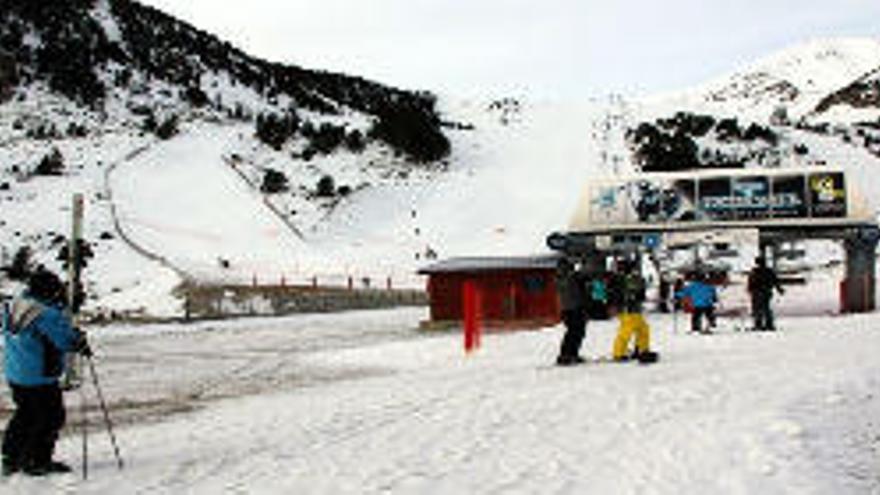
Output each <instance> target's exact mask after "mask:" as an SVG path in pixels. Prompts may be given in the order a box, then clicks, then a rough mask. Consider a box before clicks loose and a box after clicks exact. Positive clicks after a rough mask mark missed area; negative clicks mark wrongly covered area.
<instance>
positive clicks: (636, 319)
mask: <svg viewBox="0 0 880 495" xmlns="http://www.w3.org/2000/svg"><path fill="white" fill-rule="evenodd" d="M617 318H618V320H620V326H619V327H618V328H617V338H615V339H614V349H613V351H612V356H613V357H614V359H620V358H624V357H626V356H627V355H628V353H627V349H628V348H629V340H630V339H631V338H632V336H633V334H635V335H636V350H637V351H639V352H644V351H649V350H651V329H650V327H648V323H647V322H646V321H645V318H644V317H643V316H642V314H641V313H620V314H619V315H617Z"/></svg>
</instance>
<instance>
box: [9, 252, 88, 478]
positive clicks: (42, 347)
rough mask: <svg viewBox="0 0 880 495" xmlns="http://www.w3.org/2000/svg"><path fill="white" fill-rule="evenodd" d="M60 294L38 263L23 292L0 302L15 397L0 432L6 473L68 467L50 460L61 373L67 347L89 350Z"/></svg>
mask: <svg viewBox="0 0 880 495" xmlns="http://www.w3.org/2000/svg"><path fill="white" fill-rule="evenodd" d="M64 295H65V286H64V284H63V283H62V282H61V280H59V279H58V277H57V276H55V275H54V274H53V273H51V272H49V271H48V270H45V269H43V268H39V269H37V270H36V271H35V272H34V273H33V274H32V275H31V276H30V278H29V279H28V284H27V288H26V290H25V291H24V293H23V294H22V295H20V296H18V297H16V298H15V299H13V300H12V301H11V302H7V303H5V304H4V307H3V312H2V326H3V336H4V345H5V351H4V354H5V373H6V380H7V381H8V382H9V387H10V388H11V389H12V400H13V402H14V403H15V412H14V413H13V415H12V417H11V418H10V420H9V423H8V424H7V426H6V431H5V433H4V435H3V474H4V475H6V476H8V475H11V474H13V473H15V472H18V471H23V472H24V473H26V474H29V475H32V476H42V475H46V474H50V473H66V472H70V470H71V469H70V467H69V466H68V465H66V464H64V463H61V462H58V461H54V460H52V454H53V452H54V450H55V442H56V441H57V440H58V433H59V432H60V431H61V428H62V427H63V426H64V421H65V411H64V402H63V399H62V390H61V387H60V385H59V378H60V376H61V374H62V372H63V367H64V361H65V360H64V354H65V353H67V352H79V353H81V354H83V355H85V356H91V350H90V349H89V346H88V343H87V342H86V339H85V336H84V334H83V333H82V332H80V331H79V330H78V329H76V328H74V327H72V326H71V321H70V318H69V317H67V316H66V315H65V314H64V312H63V310H62V308H63V306H64Z"/></svg>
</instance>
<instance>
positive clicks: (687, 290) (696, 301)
mask: <svg viewBox="0 0 880 495" xmlns="http://www.w3.org/2000/svg"><path fill="white" fill-rule="evenodd" d="M708 278H709V277H708V275H706V274H705V273H701V272H698V273H697V274H696V275H695V276H694V278H693V280H691V281H690V282H688V284H687V285H685V286H684V288H682V289H681V290H680V291H678V292H676V293H675V299H676V301H681V300H683V299H685V298H688V299H690V301H691V306H692V307H693V310H694V312H693V313H692V314H691V331H692V332H701V333H712V331H711V330H710V329H711V328H715V303H716V302H717V301H718V291H717V290H716V289H715V286H714V285H712V284H710V283H709V281H708ZM704 315H705V316H706V319H707V320H708V322H709V327H708V328H706V329H705V330H703V328H702V327H703V316H704Z"/></svg>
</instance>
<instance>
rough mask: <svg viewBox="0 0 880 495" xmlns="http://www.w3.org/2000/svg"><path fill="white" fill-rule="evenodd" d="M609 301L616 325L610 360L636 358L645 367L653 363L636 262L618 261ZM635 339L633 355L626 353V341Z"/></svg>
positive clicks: (655, 356) (643, 292) (642, 278)
mask: <svg viewBox="0 0 880 495" xmlns="http://www.w3.org/2000/svg"><path fill="white" fill-rule="evenodd" d="M610 289H611V291H610V293H611V301H612V304H613V305H614V306H615V307H616V308H617V312H618V313H617V318H618V320H619V321H620V325H619V327H618V330H617V337H616V338H615V339H614V348H613V351H612V357H613V358H614V360H615V361H626V360H628V359H630V358H631V357H632V358H636V359H638V360H639V361H640V362H644V363H649V362H654V361H656V360H657V353H656V352H652V351H651V328H650V327H649V326H648V323H647V322H646V321H645V317H644V316H642V307H643V305H644V303H645V279H644V277H642V276H641V274H639V272H638V269H637V267H636V262H635V261H633V260H622V261H621V262H620V263H618V269H617V273H615V275H614V277H613V278H612V280H611V287H610ZM633 335H635V340H636V343H635V347H636V348H635V352H634V353H633V354H632V355H630V354H629V353H628V349H629V341H630V339H631V338H632V337H633Z"/></svg>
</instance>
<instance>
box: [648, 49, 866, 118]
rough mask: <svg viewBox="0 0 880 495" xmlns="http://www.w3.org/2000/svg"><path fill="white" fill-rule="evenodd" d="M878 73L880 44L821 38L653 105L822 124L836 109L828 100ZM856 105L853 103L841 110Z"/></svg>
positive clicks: (850, 102)
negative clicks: (783, 115)
mask: <svg viewBox="0 0 880 495" xmlns="http://www.w3.org/2000/svg"><path fill="white" fill-rule="evenodd" d="M878 70H880V39H878V38H831V39H818V40H813V41H809V42H805V43H803V44H798V45H795V46H792V47H790V48H787V49H785V50H782V51H780V52H777V53H774V54H771V55H769V56H767V57H765V58H763V59H761V60H759V61H757V62H754V63H751V64H747V65H746V66H745V67H743V68H741V69H739V70H736V71H734V72H733V73H731V74H728V75H724V76H722V77H720V78H718V79H716V80H713V81H711V82H709V83H707V84H704V85H701V86H699V87H696V88H691V89H688V90H686V91H683V92H681V93H678V94H675V95H664V96H663V97H662V98H652V101H655V102H656V101H658V100H663V99H665V100H667V101H668V103H669V104H671V105H674V106H678V107H687V108H694V109H703V108H705V109H711V110H713V111H714V112H715V113H722V112H723V113H726V114H736V115H739V116H741V117H748V118H751V119H756V120H759V121H766V120H767V119H768V118H769V116H770V115H771V114H772V113H773V112H774V111H777V110H778V109H780V108H784V109H785V110H786V112H787V113H788V115H789V117H790V118H791V119H792V120H797V119H800V118H806V119H810V120H817V121H823V120H825V119H827V118H828V116H827V112H828V111H829V110H830V109H831V108H832V106H833V105H831V104H830V102H828V101H827V100H828V98H829V97H831V96H832V95H834V94H835V93H837V92H839V91H841V90H843V89H845V88H847V87H849V86H851V85H853V84H856V83H857V82H859V81H860V80H862V79H866V81H865V82H866V83H867V82H869V80H868V78H870V75H871V74H875V76H876V73H877V71H878ZM823 102H824V103H823ZM841 103H844V102H841ZM855 103H856V102H855V101H852V100H851V101H848V102H846V103H844V104H843V106H849V107H851V106H853V104H855ZM860 106H861V105H860ZM873 107H874V110H875V112H874V114H873V117H874V119H870V120H875V119H876V117H877V112H876V109H877V108H878V106H877V105H876V104H874V105H873ZM848 110H851V108H850V109H848ZM850 115H851V116H855V115H854V114H850ZM869 116H870V115H869Z"/></svg>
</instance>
